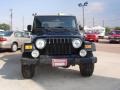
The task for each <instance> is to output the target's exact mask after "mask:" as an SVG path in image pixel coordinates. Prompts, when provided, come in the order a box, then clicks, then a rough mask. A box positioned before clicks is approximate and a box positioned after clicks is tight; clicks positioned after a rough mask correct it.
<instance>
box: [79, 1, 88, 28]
mask: <svg viewBox="0 0 120 90" xmlns="http://www.w3.org/2000/svg"><path fill="white" fill-rule="evenodd" d="M87 5H88V2H84V3H83V4H82V3H79V4H78V6H79V7H82V13H83V30H84V26H85V14H84V12H85V10H84V8H85V6H87Z"/></svg>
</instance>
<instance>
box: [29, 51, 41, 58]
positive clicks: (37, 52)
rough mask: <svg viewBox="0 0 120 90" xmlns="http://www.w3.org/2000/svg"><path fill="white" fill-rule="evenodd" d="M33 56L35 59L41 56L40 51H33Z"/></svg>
mask: <svg viewBox="0 0 120 90" xmlns="http://www.w3.org/2000/svg"><path fill="white" fill-rule="evenodd" d="M31 55H32V57H33V58H37V57H38V56H39V55H40V53H39V51H38V50H33V51H32V53H31Z"/></svg>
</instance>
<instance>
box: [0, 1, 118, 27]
mask: <svg viewBox="0 0 120 90" xmlns="http://www.w3.org/2000/svg"><path fill="white" fill-rule="evenodd" d="M0 1H1V3H0V23H3V22H5V23H8V24H9V23H10V9H11V8H12V9H13V24H14V26H13V27H14V29H22V18H23V16H24V21H25V26H26V25H27V24H32V20H33V16H32V13H38V14H40V15H41V14H42V15H45V14H50V15H51V14H57V13H59V12H62V13H65V14H70V15H75V16H77V18H78V22H80V23H81V24H82V8H80V7H78V3H84V2H85V1H86V0H0ZM88 3H89V4H88V6H87V7H85V24H86V25H88V26H92V21H93V17H94V19H95V24H96V25H102V21H103V20H104V22H105V26H111V27H113V26H120V7H119V4H120V0H88Z"/></svg>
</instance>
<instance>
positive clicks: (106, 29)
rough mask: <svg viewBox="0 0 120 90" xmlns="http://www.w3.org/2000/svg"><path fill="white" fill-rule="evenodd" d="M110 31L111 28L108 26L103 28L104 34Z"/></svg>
mask: <svg viewBox="0 0 120 90" xmlns="http://www.w3.org/2000/svg"><path fill="white" fill-rule="evenodd" d="M110 31H111V29H110V28H109V27H106V28H105V34H106V35H107V34H108V33H109V32H110Z"/></svg>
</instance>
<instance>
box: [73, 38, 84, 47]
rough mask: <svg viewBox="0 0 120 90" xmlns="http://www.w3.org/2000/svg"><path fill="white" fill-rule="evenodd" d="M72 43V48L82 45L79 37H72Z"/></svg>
mask: <svg viewBox="0 0 120 90" xmlns="http://www.w3.org/2000/svg"><path fill="white" fill-rule="evenodd" d="M72 45H73V47H74V48H80V47H81V45H82V40H81V39H74V40H73V41H72Z"/></svg>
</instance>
